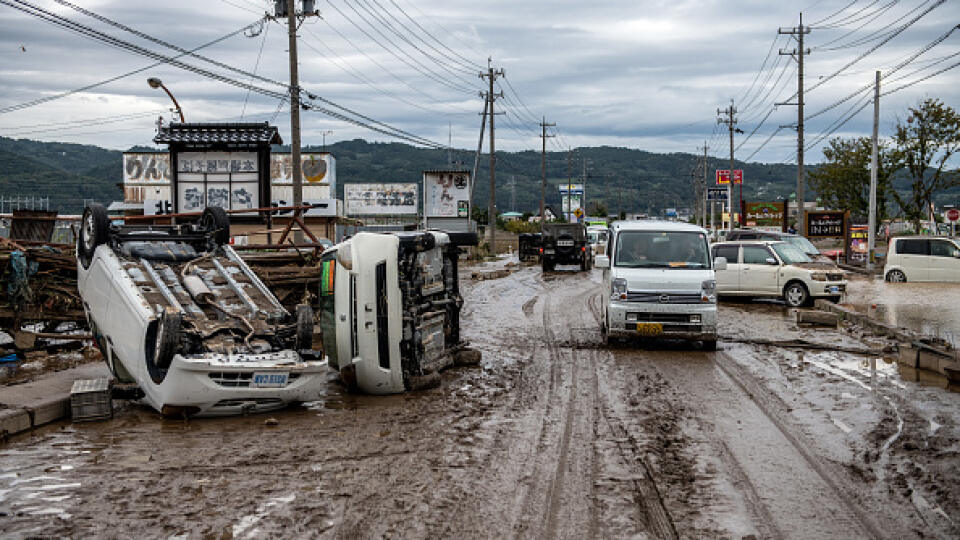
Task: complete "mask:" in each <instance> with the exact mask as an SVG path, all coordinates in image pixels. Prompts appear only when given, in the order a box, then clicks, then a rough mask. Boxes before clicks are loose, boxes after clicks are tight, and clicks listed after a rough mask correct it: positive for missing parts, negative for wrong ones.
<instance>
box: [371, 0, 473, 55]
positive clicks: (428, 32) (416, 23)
mask: <svg viewBox="0 0 960 540" xmlns="http://www.w3.org/2000/svg"><path fill="white" fill-rule="evenodd" d="M390 3H391V4H393V5H394V6H396V8H397V9H398V10H400V13H403V15H404V17H406V18H408V19H410V22H412V23H413V24H414V25H416V27H417V28H419V29H420V30H421V31H422V32H423V33H424V34H426V35H427V36H429V37H430V39H432V40H434V41H436V42H437V44H438V45H440V46H441V47H443V48H444V49H446V50H448V51H450V53H451V54H453V55H454V56H456V57H457V58H460V59H461V60H463V61H464V62H466V64H467V65H470V66H471V67H473V68H474V69H478V70H479V69H483V65H481V64H477V63H474V62H473V61H472V60H469V59H468V58H466V57H464V56H462V55H460V54H459V53H458V52H457V51H455V50H453V49H451V48H450V47H448V46H447V45H446V44H444V43H443V42H442V41H440V40H439V39H437V37H436V36H434V35H433V34H432V33H430V31H429V30H427V29H426V28H424V27H423V26H422V25H421V24H420V23H418V22H417V20H416V19H414V18H413V17H411V16H410V15H408V14H407V12H406V11H405V10H404V9H403V8H402V7H400V5H399V4H397V2H396V1H395V0H390ZM440 28H441V29H444V30H446V29H445V28H443V27H442V26H441V27H440ZM447 32H448V33H450V32H449V31H447ZM451 35H452V34H451Z"/></svg>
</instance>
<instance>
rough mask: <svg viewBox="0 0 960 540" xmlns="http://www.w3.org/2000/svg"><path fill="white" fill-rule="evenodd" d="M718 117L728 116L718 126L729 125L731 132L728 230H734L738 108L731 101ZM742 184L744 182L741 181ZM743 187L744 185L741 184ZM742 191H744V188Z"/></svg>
mask: <svg viewBox="0 0 960 540" xmlns="http://www.w3.org/2000/svg"><path fill="white" fill-rule="evenodd" d="M717 114H718V115H726V116H727V117H726V118H723V116H720V117H719V118H717V123H718V124H727V128H728V129H729V131H730V178H729V180H730V181H729V182H728V183H727V214H728V215H729V220H728V221H727V225H728V226H727V230H730V231H732V230H733V130H734V129H735V127H736V125H737V119H736V118H735V117H734V116H733V115H735V114H737V109H736V107H734V106H733V100H732V99H731V100H730V106H729V107H727V108H726V109H724V110H722V111H721V110H720V109H717ZM741 182H742V180H741ZM741 185H742V184H741ZM740 189H743V188H742V187H741V188H740ZM740 210H741V212H740V213H741V214H743V209H742V208H741V209H740Z"/></svg>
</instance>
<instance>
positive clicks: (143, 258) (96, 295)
mask: <svg viewBox="0 0 960 540" xmlns="http://www.w3.org/2000/svg"><path fill="white" fill-rule="evenodd" d="M229 238H230V222H229V220H228V218H227V214H226V212H224V211H223V209H221V208H207V209H206V210H205V211H204V213H203V216H202V217H201V219H200V221H199V222H198V223H190V224H182V225H168V226H155V225H153V226H139V227H138V226H116V225H111V224H110V220H109V218H108V217H107V212H106V210H105V209H104V208H103V206H100V205H91V206H88V207H87V208H86V209H85V210H84V213H83V218H82V221H81V225H80V234H79V235H78V239H77V261H78V264H77V286H78V289H79V292H80V297H81V298H82V300H83V309H84V312H85V313H86V316H87V321H88V322H89V325H90V329H91V331H92V332H93V334H94V337H95V338H96V341H97V343H98V345H99V346H100V350H101V351H102V353H103V357H104V359H105V360H106V362H107V365H108V367H109V368H110V370H111V372H112V373H113V374H114V376H115V377H116V378H117V379H118V380H119V381H120V382H129V383H136V385H137V386H139V388H140V390H141V391H142V392H143V397H142V399H143V401H144V402H145V403H146V404H148V405H150V406H151V407H153V408H154V409H156V410H157V411H159V412H160V413H162V414H164V415H176V416H179V415H198V416H223V415H231V414H240V413H247V412H260V411H268V410H274V409H278V408H282V407H284V406H286V405H287V404H288V403H290V402H295V401H311V400H315V399H318V398H319V397H320V395H321V392H322V390H323V388H324V387H325V386H326V380H325V371H326V365H325V363H324V362H323V361H322V360H321V359H319V358H316V359H313V360H311V359H305V358H304V357H303V356H302V355H308V354H309V353H310V351H312V339H313V311H312V310H311V309H310V307H309V306H306V305H302V306H298V307H297V313H296V314H295V315H292V314H290V313H289V312H288V311H287V310H286V309H284V307H283V306H282V305H281V304H280V302H279V301H278V300H277V298H276V297H275V296H274V295H273V293H271V292H270V290H269V289H267V288H266V287H265V286H264V284H263V283H262V282H261V281H260V279H259V278H258V277H257V275H256V274H254V273H253V271H251V270H250V268H249V267H248V266H247V264H246V263H244V261H243V260H242V259H241V258H240V257H239V256H238V255H237V253H236V252H235V251H234V250H233V249H232V248H231V247H230V246H229V245H228V242H229Z"/></svg>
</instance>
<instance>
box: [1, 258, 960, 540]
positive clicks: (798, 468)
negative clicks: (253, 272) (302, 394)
mask: <svg viewBox="0 0 960 540" xmlns="http://www.w3.org/2000/svg"><path fill="white" fill-rule="evenodd" d="M600 277H601V274H600V272H599V271H593V272H592V273H573V272H569V273H568V272H556V273H551V274H547V275H546V276H544V275H542V274H541V272H540V270H539V268H537V267H533V268H530V267H528V268H523V269H521V270H519V271H517V272H514V273H512V274H510V275H509V276H507V277H504V278H502V279H495V280H489V281H482V282H476V283H471V282H469V280H468V279H464V282H463V283H464V294H465V296H466V298H467V306H466V307H465V310H464V315H463V320H462V328H463V333H464V335H465V337H466V338H467V339H469V340H470V341H471V342H472V344H473V346H475V347H476V348H478V349H480V350H481V351H482V352H483V355H484V357H483V361H482V365H481V366H480V367H479V368H461V369H456V370H452V371H448V372H445V373H444V374H443V381H442V386H441V387H440V388H437V389H434V390H430V391H425V392H418V393H410V394H406V395H400V396H391V397H371V396H358V395H352V394H349V393H346V392H345V391H344V390H343V389H342V387H341V386H340V385H339V383H338V382H337V381H336V380H335V379H333V378H332V377H331V382H330V385H329V391H328V394H327V395H326V397H325V399H323V400H321V401H318V402H314V403H309V404H305V405H303V406H300V407H296V408H293V409H289V410H286V411H283V412H281V413H277V414H272V415H269V417H270V418H275V419H276V420H277V425H267V422H266V420H267V418H268V417H267V416H248V417H241V418H233V419H226V420H191V421H189V422H183V421H176V420H163V419H161V418H159V417H158V416H157V415H155V414H154V413H153V412H152V411H151V410H148V409H146V408H142V407H138V406H135V405H128V406H125V407H124V408H123V409H122V410H120V411H119V412H118V413H117V415H116V417H115V419H114V420H112V421H109V422H105V423H98V424H74V425H70V424H61V425H54V426H51V427H48V428H44V429H41V430H39V431H36V432H34V433H33V434H31V435H27V436H23V437H19V438H15V439H13V440H11V441H9V442H8V443H6V444H5V445H3V446H0V536H5V537H27V536H98V537H108V538H109V537H130V536H135V535H136V536H143V537H160V536H163V537H169V536H184V537H198V538H259V537H265V536H280V535H282V536H297V537H312V536H318V537H326V538H356V537H362V538H368V537H371V538H372V537H414V538H427V537H431V538H437V537H462V538H504V537H516V538H600V537H603V538H610V537H634V538H678V537H682V538H704V537H726V538H743V537H751V535H752V536H753V537H757V538H875V537H883V538H912V537H916V538H920V537H943V538H948V537H956V536H957V535H958V534H960V526H958V524H956V523H955V521H954V520H956V516H957V515H960V503H958V501H960V493H958V491H960V490H958V488H957V487H956V486H957V485H960V483H958V481H960V478H958V476H960V472H958V471H960V467H957V465H958V464H960V461H958V456H960V428H958V426H957V425H956V419H957V418H960V414H958V412H960V399H958V398H960V394H957V393H953V392H949V391H947V390H945V389H943V388H940V387H938V386H937V384H933V383H929V382H927V383H924V382H923V381H920V382H918V381H917V380H914V381H911V380H910V376H909V374H904V373H901V372H899V371H898V370H897V369H896V367H895V366H894V365H891V364H888V363H886V362H884V360H883V358H882V357H881V355H880V354H879V352H880V351H881V350H882V349H883V347H884V346H885V345H886V344H885V343H884V342H882V340H879V339H878V338H872V337H871V336H864V335H862V334H861V333H859V332H857V331H855V330H854V331H833V330H829V331H828V330H810V329H801V328H797V327H796V325H794V324H792V322H791V319H790V313H789V312H788V310H786V309H785V308H783V307H782V306H780V305H776V304H770V303H749V302H739V303H734V304H723V305H722V306H721V320H722V321H723V323H722V339H721V342H720V350H719V351H717V352H704V351H701V350H699V348H698V347H697V346H695V345H694V346H691V345H687V344H674V343H669V342H667V343H654V344H636V343H614V344H612V345H610V346H607V347H603V346H601V345H600V336H599V333H598V324H597V321H598V317H599V315H600V306H601V296H600V294H601V291H600ZM771 338H775V339H783V340H794V341H795V342H796V343H804V342H809V343H811V344H816V345H817V346H816V347H810V348H804V347H802V346H801V347H795V346H787V347H784V346H777V345H775V344H769V343H766V344H765V342H764V340H766V341H769V340H770V339H771ZM871 351H876V352H877V354H873V353H872V352H871Z"/></svg>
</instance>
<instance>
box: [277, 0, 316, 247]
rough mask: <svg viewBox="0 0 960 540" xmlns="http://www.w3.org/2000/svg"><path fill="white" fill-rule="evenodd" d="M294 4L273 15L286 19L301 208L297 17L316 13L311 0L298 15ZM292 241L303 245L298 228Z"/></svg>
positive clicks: (296, 201) (293, 154)
mask: <svg viewBox="0 0 960 540" xmlns="http://www.w3.org/2000/svg"><path fill="white" fill-rule="evenodd" d="M295 4H296V2H295V0H286V3H285V6H286V7H284V4H281V3H280V2H277V4H276V9H277V13H275V15H276V17H283V16H286V17H287V27H288V29H287V30H288V33H287V38H288V43H289V46H288V47H289V52H290V161H291V164H292V165H293V206H301V205H302V204H303V172H302V170H301V169H302V163H301V161H300V76H299V72H298V66H297V16H298V15H299V16H300V17H301V19H305V18H306V17H310V16H316V15H317V12H316V11H314V12H312V13H308V11H310V9H311V8H312V7H313V1H312V0H303V4H304V6H303V7H304V10H303V12H302V13H299V14H298V13H297V10H296V5H295ZM284 11H285V12H286V13H284ZM324 146H326V145H324ZM268 202H269V201H268ZM296 212H298V211H294V215H296ZM293 240H294V243H297V244H300V243H303V231H302V230H300V228H297V229H296V230H295V231H294V233H293Z"/></svg>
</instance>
